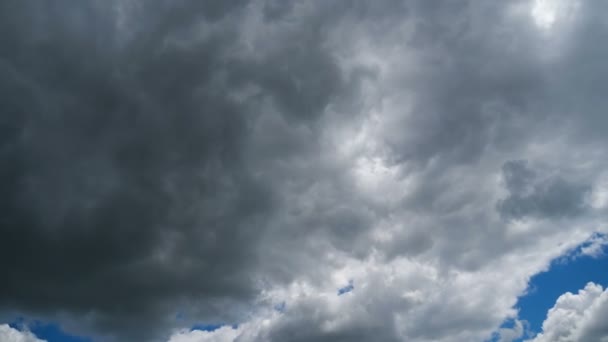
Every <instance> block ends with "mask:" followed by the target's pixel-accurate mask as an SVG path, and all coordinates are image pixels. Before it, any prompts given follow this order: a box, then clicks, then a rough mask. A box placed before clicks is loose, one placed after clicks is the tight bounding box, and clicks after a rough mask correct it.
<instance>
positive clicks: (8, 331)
mask: <svg viewBox="0 0 608 342" xmlns="http://www.w3.org/2000/svg"><path fill="white" fill-rule="evenodd" d="M0 340H1V341H3V342H46V340H41V339H39V338H37V337H36V336H35V335H34V334H32V333H31V332H29V331H19V330H17V329H14V328H12V327H10V326H9V325H8V324H0Z"/></svg>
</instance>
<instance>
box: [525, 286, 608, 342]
mask: <svg viewBox="0 0 608 342" xmlns="http://www.w3.org/2000/svg"><path fill="white" fill-rule="evenodd" d="M607 314H608V291H606V290H604V289H602V286H601V285H598V284H594V283H588V284H587V285H586V286H585V288H583V289H581V290H579V291H578V293H577V294H572V293H570V292H566V293H564V294H563V295H561V296H560V297H559V298H558V299H557V301H556V302H555V305H554V306H553V307H552V308H551V309H549V311H548V312H547V318H546V319H545V321H544V322H543V330H542V332H541V333H539V334H538V335H537V336H536V337H535V338H534V339H532V340H529V341H531V342H544V341H552V342H571V341H572V342H574V341H598V342H604V341H608V323H606V319H605V318H606V315H607Z"/></svg>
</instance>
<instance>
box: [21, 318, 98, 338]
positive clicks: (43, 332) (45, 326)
mask: <svg viewBox="0 0 608 342" xmlns="http://www.w3.org/2000/svg"><path fill="white" fill-rule="evenodd" d="M9 325H10V326H11V327H12V328H14V329H17V330H20V331H23V330H25V329H26V327H27V330H29V331H30V332H32V333H33V334H34V335H36V337H38V338H39V339H41V340H47V341H48V342H93V339H91V338H89V337H82V336H76V335H71V334H68V333H66V332H65V331H63V330H62V329H61V327H60V326H59V325H58V324H55V323H45V322H41V321H26V320H25V319H23V318H18V319H16V320H15V321H13V322H11V323H9Z"/></svg>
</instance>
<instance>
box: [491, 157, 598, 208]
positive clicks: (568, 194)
mask: <svg viewBox="0 0 608 342" xmlns="http://www.w3.org/2000/svg"><path fill="white" fill-rule="evenodd" d="M503 177H504V180H505V183H506V187H507V189H508V190H509V196H508V197H507V198H505V199H503V200H501V201H499V202H498V204H497V208H498V211H499V212H500V214H501V215H502V216H503V217H505V218H507V219H509V218H515V219H518V218H523V217H525V216H540V217H558V218H559V217H568V216H574V215H580V214H582V213H584V211H585V209H588V208H587V206H588V205H587V203H586V201H585V200H586V195H587V194H588V193H589V192H590V190H591V188H590V185H589V184H585V183H577V182H571V181H567V180H565V179H563V178H561V177H560V176H552V177H549V178H548V179H541V180H537V176H536V173H535V172H534V170H531V169H530V168H529V167H528V165H527V163H526V162H525V161H521V160H517V161H509V162H506V163H505V164H504V165H503Z"/></svg>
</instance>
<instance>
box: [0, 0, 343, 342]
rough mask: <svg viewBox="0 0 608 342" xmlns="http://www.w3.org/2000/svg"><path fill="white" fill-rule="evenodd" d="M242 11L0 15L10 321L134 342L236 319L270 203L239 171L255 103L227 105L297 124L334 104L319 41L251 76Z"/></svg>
mask: <svg viewBox="0 0 608 342" xmlns="http://www.w3.org/2000/svg"><path fill="white" fill-rule="evenodd" d="M246 5H247V3H246V2H245V1H222V2H198V1H179V2H164V1H162V2H161V1H150V2H146V3H145V4H143V3H141V4H135V3H131V2H127V1H110V2H87V3H85V2H82V3H80V2H79V3H73V2H61V1H54V2H28V1H7V2H3V3H2V5H0V13H2V19H1V20H0V21H1V23H0V26H1V29H0V31H1V32H2V46H1V47H0V52H1V53H0V55H1V56H2V58H1V59H0V88H1V89H2V97H1V100H0V111H1V112H2V116H1V119H0V120H1V121H0V132H1V133H2V134H1V137H0V139H1V145H0V146H1V147H0V162H1V164H2V167H1V171H0V172H1V176H2V177H1V179H0V189H1V190H0V192H1V193H2V198H1V202H0V208H1V212H2V221H1V226H0V229H1V236H2V238H1V239H0V268H1V269H2V270H3V279H4V280H3V281H2V284H1V285H0V305H1V306H2V309H3V310H5V311H6V310H9V311H12V312H17V313H19V312H21V313H26V314H31V315H39V316H40V317H48V316H45V315H53V314H54V313H58V312H62V313H67V314H68V315H71V316H70V317H72V318H73V317H75V316H74V315H88V317H93V318H92V319H91V320H88V322H87V323H85V322H80V324H75V325H76V326H79V328H80V329H81V330H87V329H92V331H94V332H95V333H98V334H101V335H104V336H105V337H104V338H110V337H111V336H115V337H120V338H126V339H127V340H131V341H133V340H145V339H148V338H151V337H154V336H158V335H156V334H157V333H158V332H161V333H162V334H167V333H168V331H166V330H165V329H166V324H175V322H174V321H171V320H172V316H175V315H176V314H177V313H178V312H181V313H183V316H184V317H196V318H197V319H204V318H205V317H213V319H215V320H217V319H220V320H227V321H228V320H232V321H235V320H237V319H238V314H237V313H235V312H234V310H231V309H229V308H230V307H232V305H234V303H237V304H238V303H247V301H248V300H249V299H252V298H253V295H254V294H255V293H256V292H255V291H256V285H255V265H256V256H255V253H254V251H255V246H256V240H257V239H258V237H259V236H260V235H261V234H262V231H263V229H264V228H265V226H266V224H265V223H264V220H265V218H267V217H268V216H269V215H270V213H271V212H272V210H273V206H274V200H273V189H272V184H270V183H269V182H267V181H266V180H264V179H260V178H259V177H258V178H256V176H254V175H252V174H250V173H249V172H248V170H247V168H248V165H247V161H250V160H252V159H253V160H254V161H255V158H251V156H248V158H249V159H248V158H244V155H243V151H245V150H246V148H247V144H248V141H249V140H250V139H251V122H252V121H253V120H254V119H255V117H256V116H257V115H259V113H258V112H259V109H257V108H259V106H258V105H256V103H259V102H260V101H258V100H249V99H245V100H244V101H243V100H240V101H237V100H235V99H234V93H235V92H237V91H238V89H240V88H244V87H248V86H252V85H254V86H256V87H258V93H257V94H255V95H256V96H257V97H258V98H260V97H264V98H268V99H271V100H272V101H273V103H275V104H276V107H277V108H278V111H279V113H280V114H281V115H284V116H285V117H287V118H289V119H290V120H292V119H293V120H297V121H305V122H308V121H310V120H314V119H316V118H318V117H319V116H320V115H322V111H323V109H324V107H325V106H326V105H327V104H328V103H329V101H331V98H332V96H333V94H334V93H336V92H338V91H340V88H342V87H343V83H342V80H341V75H340V72H339V70H338V69H337V67H336V66H335V63H334V62H333V61H332V57H331V56H330V55H328V54H327V53H326V52H325V51H324V50H323V47H321V46H320V42H321V41H322V40H323V37H322V36H320V35H319V33H318V32H317V33H315V32H313V31H314V30H312V31H311V32H306V31H307V30H306V29H302V30H300V29H299V28H295V29H294V32H292V34H291V35H290V36H289V37H288V38H289V41H284V42H283V41H281V42H278V41H277V42H272V44H271V45H272V47H273V49H274V50H275V51H274V52H272V53H271V54H270V56H268V57H266V58H265V59H264V60H263V61H259V60H247V58H248V57H247V56H246V54H245V53H241V52H239V51H238V49H239V47H238V44H237V43H238V39H239V36H238V32H237V31H238V30H239V28H238V25H237V24H238V23H239V20H240V19H239V18H242V15H243V11H245V10H246ZM275 12H276V10H275ZM121 18H122V19H121ZM121 20H123V21H126V23H123V22H120V21H121ZM213 25H216V26H217V27H216V26H213ZM125 27H126V28H125ZM201 37H202V38H201ZM311 70H315V71H312V72H311ZM255 101H257V102H255ZM279 148H280V147H279ZM284 148H286V149H289V147H284ZM188 319H191V318H188ZM68 320H71V318H70V319H68ZM181 324H183V322H182V323H181ZM83 327H84V328H83ZM88 332H90V331H88ZM162 334H161V336H162Z"/></svg>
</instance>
